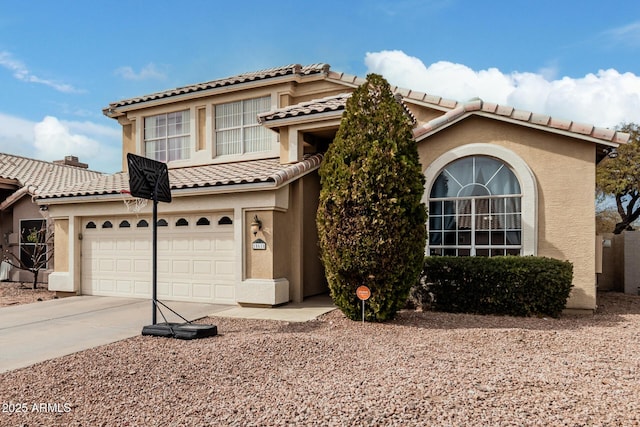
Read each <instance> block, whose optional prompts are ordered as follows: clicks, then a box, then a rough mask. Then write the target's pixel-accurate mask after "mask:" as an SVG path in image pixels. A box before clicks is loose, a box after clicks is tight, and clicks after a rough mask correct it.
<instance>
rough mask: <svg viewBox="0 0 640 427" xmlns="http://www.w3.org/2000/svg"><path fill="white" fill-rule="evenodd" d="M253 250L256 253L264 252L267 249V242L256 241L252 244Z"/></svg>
mask: <svg viewBox="0 0 640 427" xmlns="http://www.w3.org/2000/svg"><path fill="white" fill-rule="evenodd" d="M251 249H253V250H254V251H264V250H266V249H267V242H265V241H264V240H262V239H256V240H254V241H253V242H251Z"/></svg>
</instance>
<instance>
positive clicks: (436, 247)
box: [429, 156, 522, 256]
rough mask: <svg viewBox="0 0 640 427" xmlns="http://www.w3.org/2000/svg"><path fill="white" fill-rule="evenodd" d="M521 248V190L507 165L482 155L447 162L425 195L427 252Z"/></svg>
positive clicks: (511, 251)
mask: <svg viewBox="0 0 640 427" xmlns="http://www.w3.org/2000/svg"><path fill="white" fill-rule="evenodd" d="M521 252H522V193H521V190H520V183H519V182H518V179H517V178H516V176H515V175H514V173H513V172H512V171H511V169H509V167H507V165H505V164H504V163H503V162H501V161H500V160H497V159H495V158H492V157H488V156H471V157H465V158H462V159H460V160H457V161H454V162H453V163H450V164H449V165H447V166H446V167H445V168H444V169H443V170H442V171H441V173H440V175H439V176H438V178H437V179H436V181H435V182H434V185H433V187H432V189H431V194H430V197H429V253H430V254H431V255H453V256H475V255H477V256H496V255H519V254H520V253H521Z"/></svg>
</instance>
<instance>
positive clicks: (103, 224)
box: [102, 221, 113, 228]
mask: <svg viewBox="0 0 640 427" xmlns="http://www.w3.org/2000/svg"><path fill="white" fill-rule="evenodd" d="M102 228H113V224H112V223H111V221H105V222H103V223H102Z"/></svg>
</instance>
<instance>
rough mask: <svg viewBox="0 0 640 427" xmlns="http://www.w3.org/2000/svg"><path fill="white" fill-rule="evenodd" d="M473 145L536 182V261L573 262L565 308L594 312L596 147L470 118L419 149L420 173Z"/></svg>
mask: <svg viewBox="0 0 640 427" xmlns="http://www.w3.org/2000/svg"><path fill="white" fill-rule="evenodd" d="M474 143H489V144H496V145H499V146H501V147H504V148H507V149H509V150H511V151H512V152H514V153H515V154H516V155H518V156H519V157H520V158H522V159H523V160H524V161H525V162H526V163H527V165H528V166H529V168H530V169H531V171H532V173H533V174H534V176H535V179H536V181H537V191H538V200H537V210H538V212H537V230H538V232H537V237H538V245H537V255H538V256H546V257H550V258H556V259H560V260H568V261H570V262H572V263H573V269H574V271H573V272H574V280H573V284H574V289H573V291H572V294H571V296H570V298H569V301H568V303H567V308H571V309H587V310H592V309H595V296H596V295H595V292H596V287H595V262H594V260H595V219H594V218H595V204H594V188H595V187H594V186H595V145H592V144H590V143H587V142H576V141H575V140H573V139H570V138H566V137H563V136H561V135H554V134H550V133H549V132H542V131H538V130H535V129H531V128H524V127H522V126H516V125H512V124H508V123H503V122H499V121H496V120H491V119H487V118H483V117H476V116H473V117H470V118H467V119H465V120H464V121H463V122H461V123H458V124H454V125H452V126H450V127H449V128H447V129H444V130H441V131H440V132H438V133H437V134H435V135H433V136H430V137H429V138H428V139H426V140H424V141H423V142H421V143H420V144H419V146H418V150H419V154H420V160H421V162H422V165H423V168H426V166H427V165H429V164H430V163H431V162H433V161H434V160H435V159H437V158H438V157H439V156H441V155H442V154H444V153H446V152H448V151H450V150H451V149H453V148H456V147H459V146H462V145H466V144H474ZM427 185H429V183H427Z"/></svg>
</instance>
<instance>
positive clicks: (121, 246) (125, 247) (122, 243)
mask: <svg viewBox="0 0 640 427" xmlns="http://www.w3.org/2000/svg"><path fill="white" fill-rule="evenodd" d="M115 246H116V250H118V251H130V250H131V249H132V248H133V242H132V241H131V240H125V238H123V239H119V240H117V241H116V245H115Z"/></svg>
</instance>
